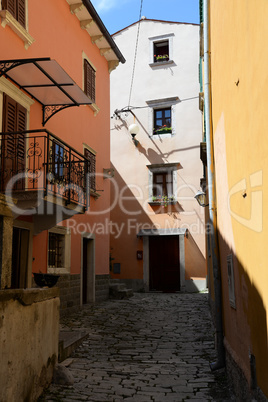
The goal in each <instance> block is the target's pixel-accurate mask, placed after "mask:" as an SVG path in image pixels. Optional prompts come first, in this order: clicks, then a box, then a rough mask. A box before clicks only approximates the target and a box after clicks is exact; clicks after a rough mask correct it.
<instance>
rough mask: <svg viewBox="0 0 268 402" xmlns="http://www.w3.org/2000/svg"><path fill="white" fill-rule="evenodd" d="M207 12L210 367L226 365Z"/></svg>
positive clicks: (206, 18)
mask: <svg viewBox="0 0 268 402" xmlns="http://www.w3.org/2000/svg"><path fill="white" fill-rule="evenodd" d="M203 7H204V8H203V15H204V101H205V112H204V113H205V128H206V144H207V178H208V190H209V191H208V201H209V228H210V232H211V236H210V239H211V255H212V268H213V281H214V292H215V326H216V348H217V361H216V362H214V363H211V365H210V367H211V370H218V369H220V368H222V367H224V366H225V349H224V344H223V325H222V289H221V270H220V262H219V251H218V242H217V238H216V234H217V227H216V225H217V213H216V188H215V167H214V153H213V142H212V141H213V133H212V128H211V90H210V75H209V68H210V55H209V0H204V3H203Z"/></svg>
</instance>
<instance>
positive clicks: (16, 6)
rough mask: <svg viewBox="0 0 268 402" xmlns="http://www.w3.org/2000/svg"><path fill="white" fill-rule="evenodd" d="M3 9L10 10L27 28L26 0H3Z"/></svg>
mask: <svg viewBox="0 0 268 402" xmlns="http://www.w3.org/2000/svg"><path fill="white" fill-rule="evenodd" d="M2 10H7V11H9V12H10V14H11V15H12V16H13V17H14V18H15V19H16V20H17V21H18V22H19V23H20V24H21V25H22V26H23V27H24V28H26V0H2Z"/></svg>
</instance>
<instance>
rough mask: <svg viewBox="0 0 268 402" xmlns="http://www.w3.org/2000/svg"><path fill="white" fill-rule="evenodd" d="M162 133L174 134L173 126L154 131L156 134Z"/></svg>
mask: <svg viewBox="0 0 268 402" xmlns="http://www.w3.org/2000/svg"><path fill="white" fill-rule="evenodd" d="M158 134H159V135H160V134H172V128H171V127H162V128H159V129H158V130H155V131H154V135H158Z"/></svg>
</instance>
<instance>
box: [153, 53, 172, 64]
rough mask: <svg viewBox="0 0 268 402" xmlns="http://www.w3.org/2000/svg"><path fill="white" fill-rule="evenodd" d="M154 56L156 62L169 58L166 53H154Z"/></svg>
mask: <svg viewBox="0 0 268 402" xmlns="http://www.w3.org/2000/svg"><path fill="white" fill-rule="evenodd" d="M154 57H155V60H156V61H157V62H159V61H160V62H162V61H168V60H169V56H168V54H157V55H154Z"/></svg>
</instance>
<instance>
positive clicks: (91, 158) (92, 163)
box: [84, 148, 96, 191]
mask: <svg viewBox="0 0 268 402" xmlns="http://www.w3.org/2000/svg"><path fill="white" fill-rule="evenodd" d="M84 155H85V157H86V158H87V159H89V175H90V189H91V190H93V191H96V154H95V153H93V152H92V151H90V150H89V149H88V148H85V149H84Z"/></svg>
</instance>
